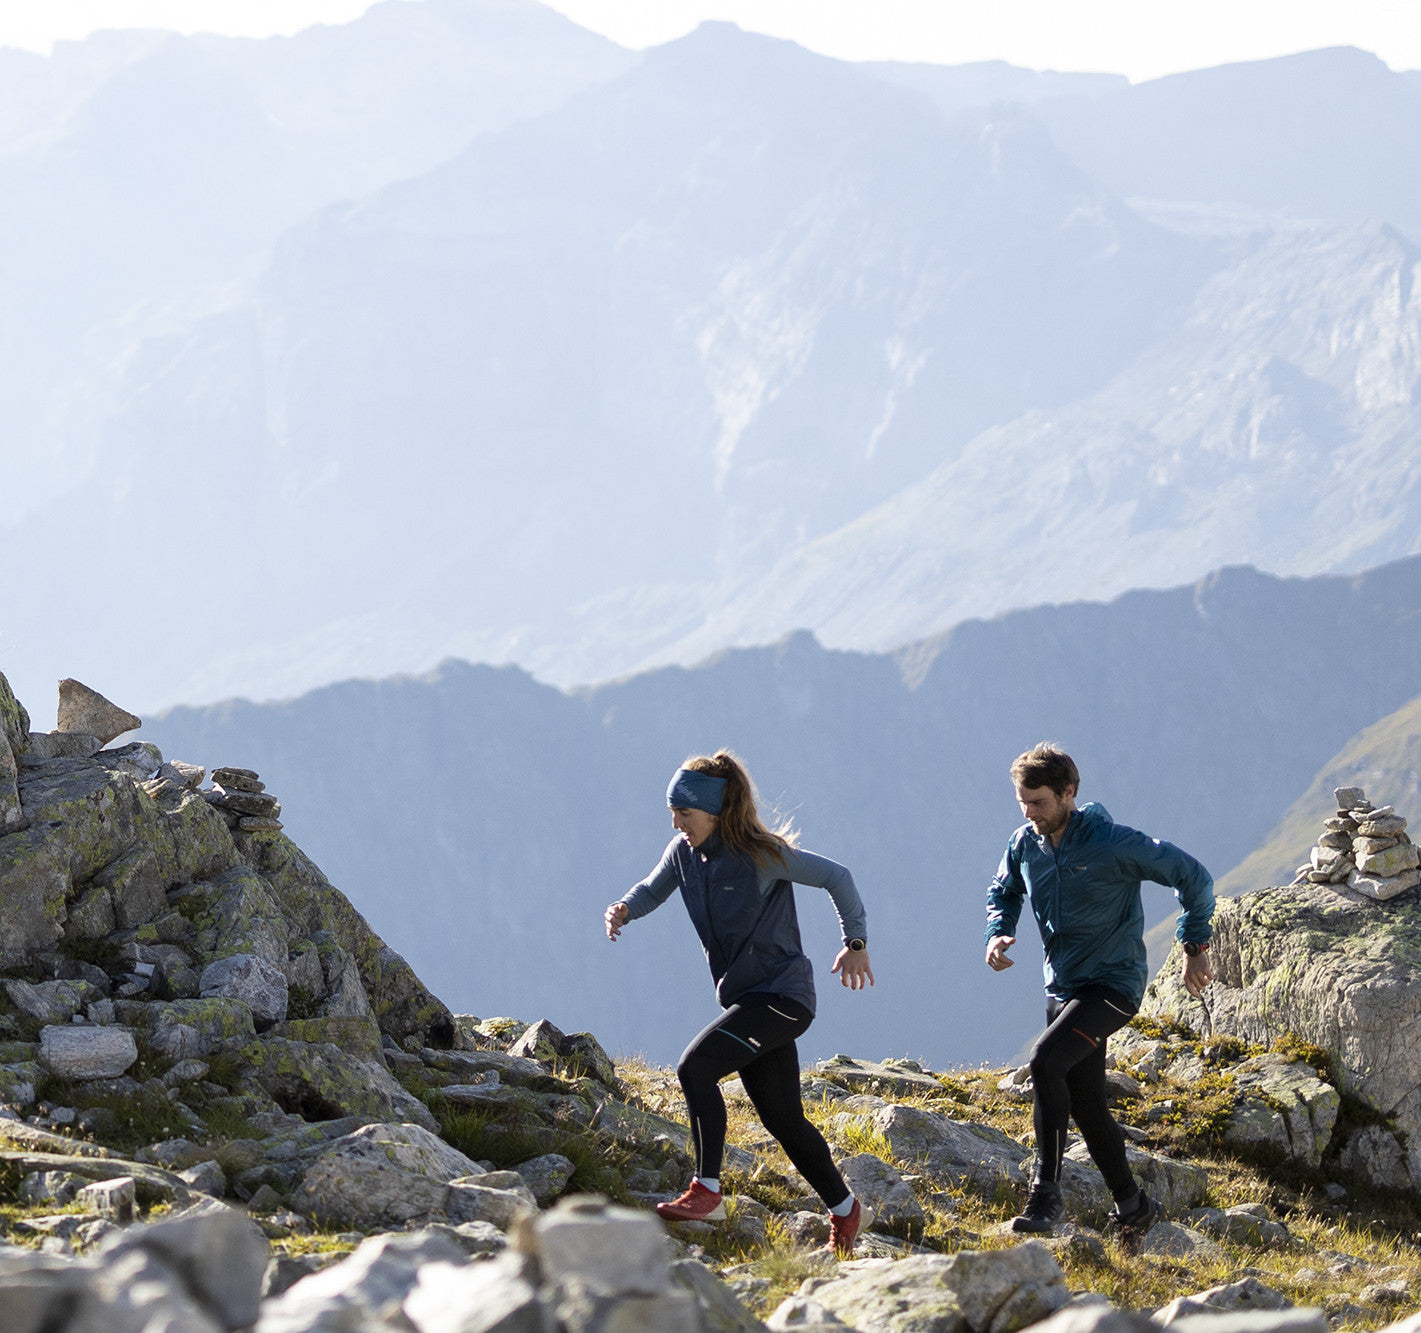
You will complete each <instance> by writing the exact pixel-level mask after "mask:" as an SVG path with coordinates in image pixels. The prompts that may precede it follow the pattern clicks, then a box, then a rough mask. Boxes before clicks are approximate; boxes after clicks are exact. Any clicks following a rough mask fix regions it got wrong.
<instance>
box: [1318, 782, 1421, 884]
mask: <svg viewBox="0 0 1421 1333" xmlns="http://www.w3.org/2000/svg"><path fill="white" fill-rule="evenodd" d="M1333 795H1334V796H1335V797H1336V798H1337V813H1336V814H1335V815H1333V816H1332V817H1331V818H1330V819H1329V820H1328V821H1327V822H1326V824H1325V825H1324V827H1323V832H1322V836H1321V837H1319V838H1318V840H1317V846H1315V847H1314V848H1313V849H1312V853H1311V855H1310V856H1309V858H1308V863H1307V864H1306V865H1303V866H1299V867H1298V873H1297V877H1296V878H1295V879H1294V880H1293V883H1294V884H1302V883H1305V882H1309V883H1313V884H1330V885H1334V886H1338V887H1340V886H1342V885H1346V887H1347V888H1349V889H1351V890H1352V891H1353V892H1355V893H1360V894H1362V895H1364V896H1365V897H1368V898H1374V899H1376V900H1377V901H1378V902H1385V901H1386V900H1387V899H1388V898H1395V897H1396V896H1397V894H1399V893H1405V892H1406V890H1407V889H1411V888H1415V887H1416V885H1417V884H1421V851H1418V849H1417V847H1416V845H1415V843H1413V842H1412V841H1411V839H1410V838H1409V837H1408V836H1407V834H1406V820H1405V819H1404V818H1403V817H1402V816H1401V815H1399V814H1397V813H1396V809H1395V807H1393V806H1390V805H1381V806H1374V805H1373V804H1372V803H1371V802H1370V801H1369V800H1368V799H1367V793H1366V792H1365V791H1363V790H1362V788H1361V787H1338V788H1336V789H1335V790H1334V791H1333Z"/></svg>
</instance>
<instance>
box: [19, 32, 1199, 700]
mask: <svg viewBox="0 0 1421 1333" xmlns="http://www.w3.org/2000/svg"><path fill="white" fill-rule="evenodd" d="M1214 262H1215V261H1214V259H1213V257H1212V252H1211V251H1209V250H1207V249H1206V248H1201V247H1199V246H1198V245H1196V244H1195V243H1194V242H1191V241H1187V240H1184V239H1182V238H1180V237H1178V236H1175V235H1172V234H1170V233H1167V232H1164V231H1161V230H1160V229H1157V228H1154V227H1152V226H1150V225H1149V224H1146V223H1144V222H1142V221H1141V220H1140V219H1138V218H1137V217H1135V216H1134V215H1133V214H1131V213H1130V212H1129V211H1128V210H1127V209H1124V208H1122V207H1121V206H1120V205H1119V204H1118V202H1117V201H1115V200H1113V199H1111V198H1110V197H1109V196H1108V195H1106V194H1103V193H1102V192H1101V191H1100V190H1099V189H1098V188H1097V187H1096V186H1095V185H1094V184H1093V182H1091V181H1090V180H1089V179H1088V178H1087V177H1084V176H1083V175H1081V173H1079V172H1078V171H1077V170H1075V168H1074V167H1073V166H1072V165H1071V164H1070V163H1069V162H1068V161H1067V160H1065V159H1064V158H1062V157H1061V156H1060V154H1059V153H1057V152H1056V151H1055V150H1054V149H1053V148H1052V146H1051V145H1050V143H1049V141H1048V140H1047V139H1046V137H1045V135H1044V134H1043V133H1042V132H1041V131H1040V129H1039V127H1037V126H1035V125H1033V124H1031V123H1029V122H1026V121H1023V120H1021V119H1020V118H1014V117H1011V116H1008V117H1006V118H1004V119H1003V118H993V119H990V120H988V121H986V122H985V123H984V122H981V121H979V122H977V123H971V124H965V125H959V126H957V127H955V128H950V127H948V126H946V125H944V123H943V122H942V119H941V117H940V116H939V114H938V113H937V112H936V110H935V109H934V108H933V106H932V105H931V104H930V103H929V102H928V101H927V99H926V98H924V97H922V96H920V95H917V94H913V93H909V92H906V91H904V90H901V89H899V88H895V87H892V86H889V85H886V84H884V83H883V82H882V81H880V80H878V79H875V78H873V77H871V76H869V75H866V74H864V73H863V72H861V71H859V70H856V69H854V68H853V67H851V66H847V65H843V64H841V63H839V62H835V61H830V60H826V59H824V58H822V57H818V56H814V55H811V54H810V53H808V52H806V51H803V50H801V49H799V48H797V47H794V46H793V45H791V44H789V43H784V42H776V41H771V40H769V39H765V38H758V37H754V36H751V35H747V34H745V33H742V32H740V31H738V30H737V29H735V28H733V27H730V26H729V25H724V24H721V25H715V24H710V25H706V26H705V27H703V28H702V29H700V30H698V31H697V32H696V33H695V34H692V36H690V37H688V38H686V39H684V40H682V41H680V42H675V43H672V44H670V45H668V46H667V47H663V48H660V49H658V50H655V51H652V52H650V53H648V54H647V55H646V57H645V58H644V59H643V60H642V61H641V62H640V63H639V64H638V65H637V66H636V67H635V68H634V69H632V70H630V71H628V72H627V73H625V74H624V75H622V77H620V78H618V79H616V80H613V81H611V82H607V83H604V84H600V85H597V86H595V87H593V88H590V89H588V90H586V91H585V92H584V93H582V94H580V95H579V96H578V97H577V98H575V99H573V101H571V102H570V103H568V104H567V105H566V106H565V107H563V108H561V109H560V110H557V111H555V112H552V113H550V114H549V115H547V116H543V117H540V118H536V119H533V120H528V121H524V122H520V124H518V125H516V126H514V127H512V128H510V129H508V130H506V131H504V132H502V133H500V134H496V135H485V136H482V137H481V138H479V139H478V140H477V141H476V142H475V143H474V144H472V145H471V146H470V148H469V150H468V151H467V152H466V153H464V154H462V155H460V157H458V158H457V159H456V160H455V161H453V162H450V163H449V164H447V165H446V166H443V167H441V168H439V169H438V170H436V171H434V172H432V173H429V174H427V175H424V176H421V177H419V178H417V179H415V180H411V181H408V182H404V183H402V184H400V185H398V186H394V187H391V188H389V189H388V190H385V191H383V192H381V193H379V194H377V195H375V196H373V197H370V198H367V199H365V200H363V201H361V202H359V203H357V204H352V205H349V206H343V207H340V208H335V209H331V210H329V211H327V212H324V213H322V214H321V215H320V216H319V217H318V218H317V219H315V220H314V221H312V222H311V223H310V224H308V225H306V226H304V227H302V228H299V229H297V230H295V231H293V232H291V233H289V234H288V235H287V236H286V237H285V238H284V239H283V241H282V243H281V245H280V246H279V247H278V249H277V251H276V254H275V256H274V259H273V262H272V265H271V267H270V269H269V270H268V272H267V273H266V274H265V276H264V277H263V279H262V281H261V283H260V286H259V290H258V292H257V295H256V299H255V301H254V303H253V304H251V305H248V306H244V307H239V308H237V309H232V310H227V311H224V312H223V313H222V314H221V315H220V316H215V317H213V318H211V319H208V320H205V321H199V322H198V323H197V324H195V325H194V326H192V327H190V328H189V329H187V330H185V331H182V332H178V333H175V335H174V336H172V337H165V338H161V339H160V338H154V339H150V340H149V341H148V342H146V343H145V344H143V345H142V346H141V347H139V348H138V349H137V350H136V351H135V353H134V354H133V355H132V357H131V358H130V359H129V360H128V361H127V362H126V364H125V366H124V373H123V376H122V378H121V381H120V382H119V383H118V384H117V385H116V386H114V388H113V391H112V397H106V398H105V399H104V407H105V410H106V412H107V413H108V416H107V421H106V424H105V425H104V426H103V427H102V429H101V433H100V439H99V443H98V445H97V446H96V456H97V457H99V458H102V459H103V460H104V463H105V469H104V470H102V471H101V470H99V469H93V470H91V471H90V473H89V474H88V475H89V476H90V477H91V478H92V481H93V487H94V489H93V491H92V492H91V493H90V494H89V495H85V496H84V499H85V501H86V502H87V503H95V504H102V505H103V506H104V509H105V511H106V512H108V513H109V514H111V515H112V516H113V521H115V522H118V523H120V524H123V525H128V526H134V527H139V526H143V525H146V524H151V523H155V522H161V521H162V515H163V514H164V513H181V514H183V515H184V521H185V522H186V523H189V524H192V525H195V526H202V527H206V528H209V529H212V530H215V531H217V530H220V531H222V532H224V533H225V534H227V536H226V540H227V541H229V542H231V543H233V544H235V545H239V546H241V547H243V548H245V549H248V550H250V551H251V552H252V553H253V558H254V559H256V560H258V561H259V562H261V563H262V564H263V565H266V566H268V567H269V568H270V569H271V570H272V571H273V572H274V574H275V575H276V576H275V577H273V578H270V579H268V580H267V584H268V586H269V587H270V588H271V590H272V591H271V594H270V595H269V596H268V597H266V598H263V599H262V600H261V601H260V602H253V603H250V604H244V603H242V602H240V601H230V602H226V603H225V605H224V609H223V615H224V617H225V622H216V621H215V622H213V623H208V622H207V619H206V617H205V616H204V615H203V614H201V612H199V613H198V615H197V616H195V617H192V619H191V621H190V629H189V632H188V634H187V635H186V643H185V648H184V654H183V660H182V661H181V662H179V660H178V659H177V658H176V657H173V658H171V659H169V660H168V662H165V664H164V665H165V666H170V668H175V669H170V670H169V671H168V672H167V674H166V675H165V674H164V672H163V671H162V670H161V669H160V670H159V671H157V672H155V671H154V670H152V669H151V664H145V670H144V671H143V672H142V679H143V681H144V686H143V688H144V689H145V691H158V697H163V698H169V699H171V698H174V697H179V698H188V699H199V700H200V699H204V698H211V697H213V696H214V695H219V694H220V693H222V692H225V691H230V690H232V689H233V688H235V687H236V686H237V685H238V683H239V682H251V681H254V680H256V681H259V682H260V688H261V689H262V690H263V691H265V692H275V691H289V690H292V689H298V688H306V687H309V686H310V685H312V684H314V683H317V682H319V681H322V680H326V679H329V678H330V677H331V676H332V675H336V674H340V671H344V672H345V673H347V674H349V673H351V672H359V671H370V670H379V671H389V670H394V669H402V668H403V669H408V668H412V667H416V666H421V665H424V664H427V663H428V662H430V661H433V660H437V659H438V657H439V656H441V655H443V654H446V653H449V652H457V653H459V654H460V655H463V656H467V657H478V658H492V659H494V660H498V659H500V658H504V657H509V656H516V657H517V658H518V660H520V661H522V662H523V663H525V664H529V663H536V664H537V665H538V666H540V668H542V669H544V670H546V671H550V672H554V671H555V674H556V675H557V677H558V678H559V679H563V680H568V679H580V680H587V679H595V678H598V677H601V676H606V675H609V674H612V673H613V672H615V671H617V670H621V669H624V668H625V667H626V666H628V665H629V664H631V663H633V662H636V661H638V660H639V659H641V658H642V657H644V656H645V655H646V652H647V650H648V647H653V646H657V645H659V644H660V643H664V642H665V641H666V640H667V639H668V638H670V637H672V636H674V635H676V634H677V633H679V632H682V631H684V630H686V629H690V628H691V627H693V626H694V624H695V623H696V621H697V618H698V617H699V615H700V614H701V613H702V612H701V599H702V598H703V597H704V596H706V595H710V596H718V595H720V593H719V589H720V588H721V586H722V584H723V582H724V581H727V580H728V581H730V582H731V583H732V584H735V583H738V582H740V581H743V580H749V581H751V582H758V580H759V579H760V578H761V577H762V576H763V573H764V571H765V570H766V568H767V567H768V565H769V564H770V562H771V561H773V559H775V558H776V557H777V556H778V555H780V554H782V553H783V552H785V551H787V550H789V549H791V548H792V547H793V546H795V545H796V544H797V543H799V542H801V541H803V540H805V539H806V538H808V537H812V536H814V535H817V534H820V533H823V532H827V531H831V530H832V529H834V528H836V527H838V526H839V525H841V524H843V523H845V522H847V521H849V520H851V519H852V518H854V517H855V516H857V515H858V514H859V513H860V512H862V509H863V507H864V505H865V504H867V503H870V502H872V501H874V500H877V499H884V498H887V497H888V496H890V495H892V494H894V493H895V492H896V491H898V490H899V489H901V488H902V487H903V486H905V485H907V484H909V483H911V482H912V481H914V480H915V479H917V478H918V477H920V476H921V475H922V474H923V472H924V471H925V470H926V469H928V468H930V467H932V466H934V465H936V464H938V463H940V462H941V461H942V460H943V459H944V458H945V457H951V456H953V455H954V454H955V453H956V451H957V450H958V449H959V448H960V446H961V444H962V443H963V442H964V441H966V440H967V439H969V438H971V437H972V436H973V435H974V434H976V433H977V432H978V431H980V430H981V429H982V428H983V427H984V426H987V425H988V424H990V423H991V422H993V421H996V420H1000V419H1002V418H1003V417H1011V416H1015V415H1016V414H1018V413H1019V412H1020V411H1021V410H1023V409H1024V408H1026V407H1028V406H1033V405H1036V406H1042V407H1044V406H1047V405H1052V404H1060V403H1063V402H1067V401H1069V400H1070V399H1072V398H1074V397H1076V396H1078V395H1079V394H1080V393H1082V392H1084V391H1086V390H1088V389H1090V388H1092V387H1095V386H1098V385H1099V384H1100V383H1102V382H1104V380H1105V379H1107V378H1108V376H1109V375H1110V374H1111V373H1113V371H1114V370H1115V369H1116V368H1117V366H1118V365H1119V364H1120V363H1121V362H1122V361H1123V360H1125V359H1127V358H1128V357H1129V356H1130V355H1131V354H1132V352H1133V349H1134V347H1135V346H1136V344H1137V342H1138V341H1139V340H1140V339H1141V338H1148V337H1149V336H1150V335H1151V334H1152V333H1153V332H1154V331H1155V330H1156V329H1157V328H1158V327H1160V326H1162V325H1163V324H1167V323H1168V321H1169V320H1170V319H1171V318H1173V317H1175V316H1176V315H1177V313H1178V312H1179V311H1181V310H1182V309H1183V308H1185V306H1186V304H1187V301H1188V298H1189V296H1190V294H1191V293H1192V291H1193V290H1194V289H1195V287H1196V286H1197V284H1198V282H1199V281H1200V280H1201V279H1202V277H1203V276H1204V274H1205V272H1207V270H1208V268H1209V267H1210V266H1211V265H1212V264H1213V263H1214ZM1061 327H1071V328H1073V329H1075V330H1076V331H1077V334H1078V336H1076V337H1074V338H1072V339H1071V340H1069V342H1063V341H1062V339H1061V338H1060V337H1059V335H1058V333H1057V330H1058V329H1059V328H1061ZM226 458H237V459H240V460H241V468H240V473H241V476H240V478H239V479H237V480H236V482H235V484H236V487H237V489H238V490H241V491H243V492H245V493H247V494H248V495H250V497H251V498H250V499H249V500H248V499H243V500H242V501H240V502H236V501H235V500H234V498H233V496H232V494H231V487H232V485H233V481H232V479H230V478H229V477H228V476H227V475H226V469H225V468H224V467H223V466H222V464H221V461H220V460H222V459H226ZM80 475H83V474H82V473H81V474H80ZM218 476H220V477H221V480H220V482H216V483H215V478H216V477H218ZM78 494H80V493H79V492H73V493H71V495H70V496H69V497H67V498H68V501H69V502H70V503H72V502H73V500H74V499H75V498H76V497H77V495H78ZM50 521H51V520H50V516H49V514H48V513H45V514H42V515H39V516H37V517H36V519H35V522H34V526H33V528H32V529H30V530H28V531H26V532H24V534H23V538H24V539H33V540H39V533H40V532H41V531H42V530H43V528H44V527H45V525H46V524H47V523H48V522H50ZM688 530H689V531H694V532H695V534H696V536H695V539H694V541H693V542H692V543H691V545H690V548H689V549H688V548H687V542H686V537H685V534H686V533H687V532H688ZM61 558H63V554H62V553H61ZM86 558H87V553H85V552H82V551H76V552H75V553H74V559H75V562H76V563H82V562H83V561H85V560H86ZM107 558H110V559H116V560H118V561H119V562H120V563H122V562H124V561H128V562H129V564H130V566H131V565H132V564H135V563H137V562H138V561H139V559H140V556H139V554H138V553H136V552H135V553H133V554H132V555H127V554H126V553H125V552H123V551H121V550H120V551H118V552H110V553H109V554H108V556H107ZM129 572H130V573H131V575H132V577H133V578H134V579H135V580H136V581H142V579H143V571H142V570H140V569H130V571H129ZM224 587H225V577H224V576H223V575H222V574H221V572H220V571H219V570H217V569H215V568H214V570H213V571H212V579H211V580H210V581H209V582H208V585H207V587H206V589H204V591H205V592H206V593H207V594H208V597H207V598H205V599H202V600H208V599H210V598H212V597H214V596H219V595H221V593H222V591H223V589H224ZM193 591H194V590H193V589H191V588H184V589H182V590H177V589H167V588H165V587H164V586H162V585H159V586H157V587H154V588H153V589H152V593H153V595H154V596H156V597H158V598H160V599H162V598H172V597H174V596H175V595H180V596H181V598H182V600H183V602H184V603H185V604H186V605H185V613H186V614H189V615H191V612H190V609H188V608H190V604H191V602H192V601H193V600H194V598H193V596H192V593H193ZM224 600H225V599H224ZM580 607H585V608H587V610H586V611H585V612H583V613H582V614H581V616H579V613H578V608H580ZM575 616H578V617H579V619H578V623H573V618H574V617H575ZM234 642H235V643H237V644H240V645H242V648H241V649H240V650H239V652H240V653H241V654H249V655H244V656H239V655H238V654H235V653H234V651H233V647H232V645H233V643H234ZM371 645H379V646H378V647H376V648H374V649H372V646H371ZM76 651H78V649H76ZM332 661H335V662H337V663H340V664H341V665H340V668H339V670H331V669H330V668H329V663H331V662H332ZM277 662H280V663H281V664H282V665H281V667H280V668H278V669H273V664H274V663H277ZM23 667H24V664H23V663H20V662H17V663H16V664H15V666H14V668H13V669H14V671H15V672H16V674H17V675H20V674H22V670H23ZM66 669H70V670H72V669H77V666H75V665H71V666H69V667H67V668H66ZM278 670H279V671H280V672H281V674H278ZM135 674H137V673H135ZM150 697H151V696H150Z"/></svg>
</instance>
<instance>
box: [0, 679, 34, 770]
mask: <svg viewBox="0 0 1421 1333" xmlns="http://www.w3.org/2000/svg"><path fill="white" fill-rule="evenodd" d="M0 736H3V737H4V739H5V741H6V742H7V743H8V744H9V746H10V749H11V750H13V751H14V753H15V754H17V755H20V754H23V753H24V752H25V750H26V749H27V748H28V747H29V743H30V715H29V713H27V712H26V711H25V706H24V704H22V703H21V702H20V701H19V700H18V699H17V698H15V692H14V690H12V689H11V688H10V682H9V681H8V680H6V679H5V673H4V672H3V671H0Z"/></svg>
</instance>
